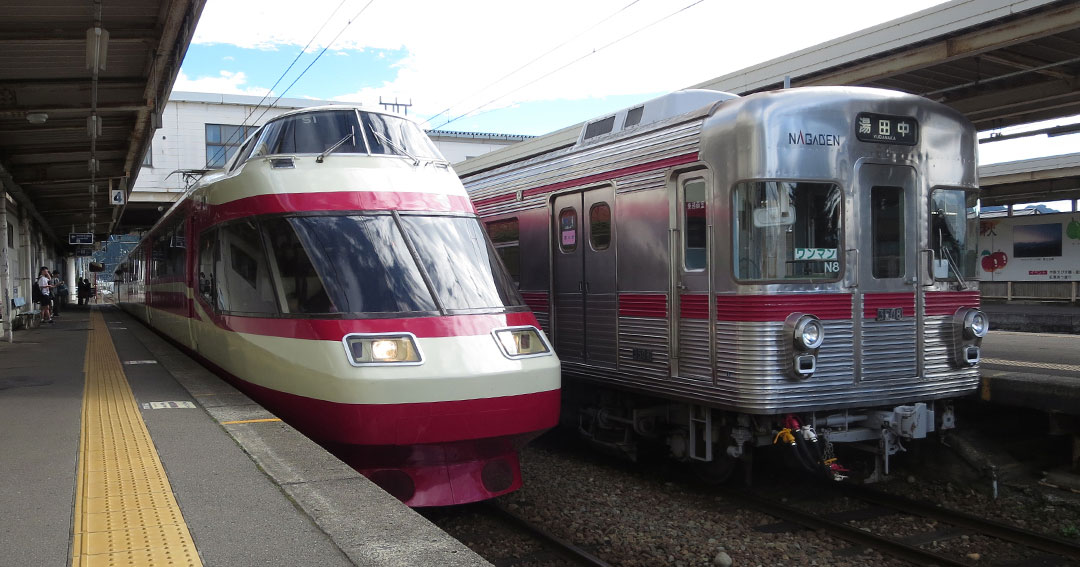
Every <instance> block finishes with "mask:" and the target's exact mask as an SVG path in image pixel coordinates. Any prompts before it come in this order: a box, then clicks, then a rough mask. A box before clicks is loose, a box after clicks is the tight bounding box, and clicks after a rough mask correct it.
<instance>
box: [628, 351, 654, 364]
mask: <svg viewBox="0 0 1080 567" xmlns="http://www.w3.org/2000/svg"><path fill="white" fill-rule="evenodd" d="M630 353H631V356H633V357H634V360H636V361H638V362H652V361H653V355H652V351H651V350H648V349H644V348H635V349H633V350H631V351H630Z"/></svg>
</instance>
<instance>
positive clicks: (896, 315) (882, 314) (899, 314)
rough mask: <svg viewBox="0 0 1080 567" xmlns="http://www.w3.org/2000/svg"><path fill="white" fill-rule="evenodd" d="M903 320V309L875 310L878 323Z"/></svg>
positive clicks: (883, 308)
mask: <svg viewBox="0 0 1080 567" xmlns="http://www.w3.org/2000/svg"><path fill="white" fill-rule="evenodd" d="M903 318H904V308H903V307H881V308H879V309H878V310H877V320H878V321H899V320H901V319H903Z"/></svg>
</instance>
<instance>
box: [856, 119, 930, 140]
mask: <svg viewBox="0 0 1080 567" xmlns="http://www.w3.org/2000/svg"><path fill="white" fill-rule="evenodd" d="M855 137H856V138H858V139H859V140H861V141H863V142H876V143H884V144H903V145H906V146H914V145H915V144H916V143H918V141H919V123H918V121H916V120H915V119H914V118H911V117H909V116H888V115H885V114H873V113H870V112H860V113H859V114H858V115H857V116H856V117H855Z"/></svg>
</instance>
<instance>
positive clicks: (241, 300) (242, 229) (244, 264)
mask: <svg viewBox="0 0 1080 567" xmlns="http://www.w3.org/2000/svg"><path fill="white" fill-rule="evenodd" d="M219 234H220V237H221V256H222V262H221V264H220V266H221V267H222V268H223V269H224V274H222V273H221V272H220V271H218V270H215V273H216V275H217V276H218V277H219V284H220V285H223V286H224V290H225V293H224V294H225V296H226V297H227V298H228V304H229V305H228V311H230V312H233V313H277V311H278V307H277V297H276V296H275V294H274V287H273V284H272V283H271V279H270V269H269V266H268V265H267V262H266V257H265V255H264V254H263V247H262V242H261V237H260V236H259V230H258V227H256V225H255V223H254V222H252V221H250V220H245V221H240V222H235V223H231V224H228V225H226V226H225V227H223V228H222V229H221V231H220V233H219ZM222 275H223V276H224V278H223V280H222V279H220V278H221V276H222Z"/></svg>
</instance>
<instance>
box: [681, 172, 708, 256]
mask: <svg viewBox="0 0 1080 567" xmlns="http://www.w3.org/2000/svg"><path fill="white" fill-rule="evenodd" d="M682 191H683V194H682V202H683V266H684V268H685V269H686V271H688V272H700V271H703V270H705V267H706V266H707V263H708V253H707V251H706V247H707V243H708V240H709V239H708V224H707V222H708V221H707V220H706V219H707V217H706V214H705V212H706V210H707V209H706V207H705V200H706V196H705V180H704V179H700V178H699V179H689V180H687V181H685V182H683V186H682Z"/></svg>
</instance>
